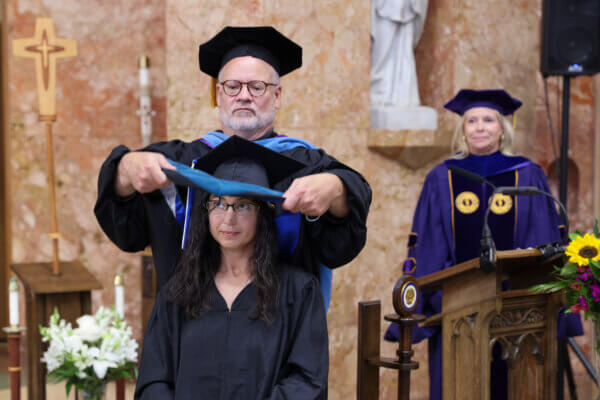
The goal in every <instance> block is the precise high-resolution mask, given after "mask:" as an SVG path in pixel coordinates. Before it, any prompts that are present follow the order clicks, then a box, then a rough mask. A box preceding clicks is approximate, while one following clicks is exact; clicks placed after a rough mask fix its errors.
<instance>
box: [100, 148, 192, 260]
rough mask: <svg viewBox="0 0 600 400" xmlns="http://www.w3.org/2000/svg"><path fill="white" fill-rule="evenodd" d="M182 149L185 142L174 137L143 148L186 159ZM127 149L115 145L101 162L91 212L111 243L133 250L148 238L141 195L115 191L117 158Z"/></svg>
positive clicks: (145, 211) (142, 246)
mask: <svg viewBox="0 0 600 400" xmlns="http://www.w3.org/2000/svg"><path fill="white" fill-rule="evenodd" d="M184 149H185V143H184V142H181V141H177V140H175V141H170V142H161V143H154V144H151V145H150V146H148V147H146V148H144V149H142V151H153V152H157V153H161V154H163V155H164V156H165V157H167V158H170V159H173V160H179V161H182V162H187V160H185V157H184ZM129 152H130V150H129V149H128V148H127V147H125V146H117V147H116V148H115V149H113V151H112V152H111V154H110V155H109V156H108V158H107V159H106V161H105V162H104V164H102V167H101V169H100V175H99V177H98V199H97V200H96V205H95V206H94V213H95V214H96V219H97V220H98V223H99V224H100V227H101V228H102V230H103V231H104V233H106V236H108V237H109V239H110V240H112V241H113V243H115V244H116V245H117V246H118V247H119V248H120V249H121V250H124V251H131V252H135V251H141V250H144V248H146V246H147V245H148V244H149V241H150V238H149V227H148V220H147V218H148V215H147V208H146V207H145V204H144V195H142V194H139V193H137V192H136V193H134V194H132V195H130V196H128V197H119V196H118V195H117V194H116V193H115V191H114V185H115V178H116V175H117V167H118V165H119V161H121V158H122V157H123V156H124V155H125V154H127V153H129ZM182 158H183V160H182Z"/></svg>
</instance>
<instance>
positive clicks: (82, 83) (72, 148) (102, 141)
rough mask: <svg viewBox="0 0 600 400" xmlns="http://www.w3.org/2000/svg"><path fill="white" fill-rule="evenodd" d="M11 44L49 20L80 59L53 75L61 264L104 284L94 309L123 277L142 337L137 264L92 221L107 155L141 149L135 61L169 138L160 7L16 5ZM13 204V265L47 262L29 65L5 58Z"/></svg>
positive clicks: (160, 132) (39, 135) (40, 130)
mask: <svg viewBox="0 0 600 400" xmlns="http://www.w3.org/2000/svg"><path fill="white" fill-rule="evenodd" d="M6 9H7V14H6V19H5V20H6V22H7V24H8V32H9V37H8V41H9V43H10V42H11V41H12V40H13V39H17V38H24V37H30V36H32V35H33V31H34V27H35V18H36V17H42V16H44V17H50V18H52V19H53V21H54V28H55V31H56V34H57V36H58V37H63V38H70V39H74V40H76V41H77V44H78V56H77V57H74V58H71V59H62V60H59V62H58V68H57V97H56V104H57V111H58V119H57V121H56V123H55V124H54V126H53V131H54V135H53V142H54V146H53V148H54V158H55V175H56V183H57V185H56V196H57V197H56V199H57V206H58V215H57V218H58V227H59V231H60V232H61V233H62V235H63V239H62V240H61V242H60V257H61V259H62V260H73V259H78V260H79V261H81V262H82V263H83V265H84V266H86V267H87V268H88V269H89V270H90V271H91V272H92V273H93V274H94V275H96V277H97V278H98V279H99V280H100V281H101V283H102V284H103V285H104V290H102V291H95V292H94V293H93V295H92V299H93V307H94V309H96V308H97V307H99V306H100V305H101V304H105V305H111V304H112V303H113V302H114V290H113V285H112V281H113V276H114V274H115V273H116V272H117V271H119V270H124V271H125V278H126V304H127V306H126V307H127V318H128V319H129V320H130V321H131V323H132V325H133V327H134V332H135V334H136V336H137V337H138V338H139V337H141V334H142V327H141V319H140V314H141V294H140V293H141V291H140V290H141V288H140V275H141V268H140V262H139V257H136V256H131V255H127V254H125V253H122V252H121V251H120V250H118V249H117V248H116V247H115V246H114V245H113V244H111V243H110V242H109V241H108V239H107V238H106V236H105V235H104V233H103V232H102V231H101V229H100V227H99V226H98V224H97V222H96V219H95V217H94V215H93V207H94V203H95V200H96V185H97V183H96V182H97V175H98V171H99V168H100V165H101V164H102V162H103V160H104V158H105V157H106V156H107V155H108V154H109V153H110V151H111V149H112V148H113V147H114V146H116V145H118V144H120V143H124V144H126V145H128V146H130V147H139V146H140V145H141V135H140V133H139V132H140V128H139V117H138V116H137V115H136V110H137V109H138V107H139V106H138V104H139V99H138V95H137V93H138V76H137V75H138V71H137V58H138V55H139V54H142V53H146V54H148V55H149V57H150V60H151V77H152V78H151V79H152V97H153V108H154V109H155V110H156V111H157V115H156V116H155V118H154V120H153V125H154V134H155V135H154V137H155V139H160V138H164V137H165V133H166V132H165V126H166V125H165V104H166V103H165V95H166V86H167V85H166V83H167V82H166V79H165V75H164V69H165V54H164V52H165V48H164V43H165V19H164V11H165V3H164V1H157V2H153V3H152V4H150V3H147V2H143V1H130V2H125V3H123V2H120V1H108V2H107V1H85V2H80V1H69V0H64V1H52V2H49V1H20V0H10V1H8V3H7V7H6ZM8 72H9V73H8V79H9V88H10V89H9V93H8V96H9V99H8V100H9V104H10V113H9V115H8V116H7V118H8V120H9V126H10V130H9V132H8V135H9V141H10V150H9V152H8V156H9V165H10V168H11V170H10V172H9V173H10V179H11V187H10V191H9V194H10V197H11V199H10V200H11V202H12V209H13V210H14V213H13V216H12V218H11V223H12V244H13V249H12V250H13V261H14V262H33V261H49V260H50V259H51V254H52V253H51V247H50V241H49V240H48V238H47V236H46V233H47V232H48V231H49V230H50V228H49V214H48V211H49V206H48V192H47V174H46V172H47V166H46V157H45V154H46V150H45V146H46V141H45V136H44V126H43V125H42V124H41V123H39V122H38V121H37V107H38V106H37V98H36V83H35V75H34V63H33V61H32V60H29V59H22V58H15V57H12V56H9V57H8Z"/></svg>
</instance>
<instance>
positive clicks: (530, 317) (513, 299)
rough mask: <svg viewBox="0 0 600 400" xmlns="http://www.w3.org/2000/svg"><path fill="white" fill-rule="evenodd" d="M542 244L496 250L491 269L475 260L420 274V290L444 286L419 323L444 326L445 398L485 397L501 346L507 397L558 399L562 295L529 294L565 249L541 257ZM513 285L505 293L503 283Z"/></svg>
mask: <svg viewBox="0 0 600 400" xmlns="http://www.w3.org/2000/svg"><path fill="white" fill-rule="evenodd" d="M540 254H541V253H540V252H539V250H536V249H532V250H510V251H499V252H498V253H497V257H498V259H497V264H496V265H497V270H496V273H490V274H486V273H484V272H483V271H482V270H481V269H479V259H473V260H469V261H466V262H464V263H462V264H458V265H456V266H454V267H452V268H448V269H445V270H442V271H440V272H436V273H434V274H431V275H428V276H424V277H422V278H420V279H418V280H417V282H418V284H419V286H420V288H421V290H422V291H430V290H435V289H442V293H443V297H442V313H441V314H437V315H434V316H432V317H430V318H428V319H427V320H426V321H425V322H424V323H423V325H425V326H427V325H440V324H441V326H442V364H443V365H442V369H443V374H442V376H443V378H442V392H443V399H444V400H459V399H460V400H467V399H473V400H481V399H489V398H490V363H491V358H492V347H493V346H494V345H495V344H496V343H499V344H500V345H501V346H502V358H503V359H505V360H506V361H507V364H508V398H509V400H515V399H543V400H552V399H555V398H556V363H557V340H556V322H557V315H558V312H559V310H560V308H561V304H562V295H561V294H560V293H555V294H544V293H541V294H540V293H531V292H529V290H528V289H529V288H530V287H531V286H532V285H534V284H537V283H543V282H548V281H550V279H551V277H550V274H551V272H552V271H553V268H552V265H559V264H561V263H562V258H561V256H562V254H559V255H556V256H554V257H552V258H550V259H547V260H542V258H541V256H540ZM505 279H509V280H510V290H508V291H502V287H501V284H502V281H504V280H505Z"/></svg>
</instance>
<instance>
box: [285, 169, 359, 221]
mask: <svg viewBox="0 0 600 400" xmlns="http://www.w3.org/2000/svg"><path fill="white" fill-rule="evenodd" d="M346 196H347V191H346V186H344V183H343V182H342V180H341V179H340V178H339V177H337V175H334V174H331V173H327V172H324V173H320V174H314V175H308V176H303V177H301V178H296V179H294V181H293V182H292V184H291V185H290V187H289V188H288V189H287V190H286V191H285V193H284V194H283V197H285V201H284V202H283V208H284V209H285V210H288V211H290V212H293V213H294V212H301V213H302V214H305V215H308V216H309V217H317V216H321V215H323V214H324V213H325V212H326V211H329V212H330V213H331V214H332V215H334V216H335V217H338V218H343V217H345V216H346V215H348V213H349V212H350V208H349V207H348V201H347V199H346Z"/></svg>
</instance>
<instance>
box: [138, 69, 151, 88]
mask: <svg viewBox="0 0 600 400" xmlns="http://www.w3.org/2000/svg"><path fill="white" fill-rule="evenodd" d="M149 84H150V71H149V70H148V68H140V86H141V87H147V86H148V85H149Z"/></svg>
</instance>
